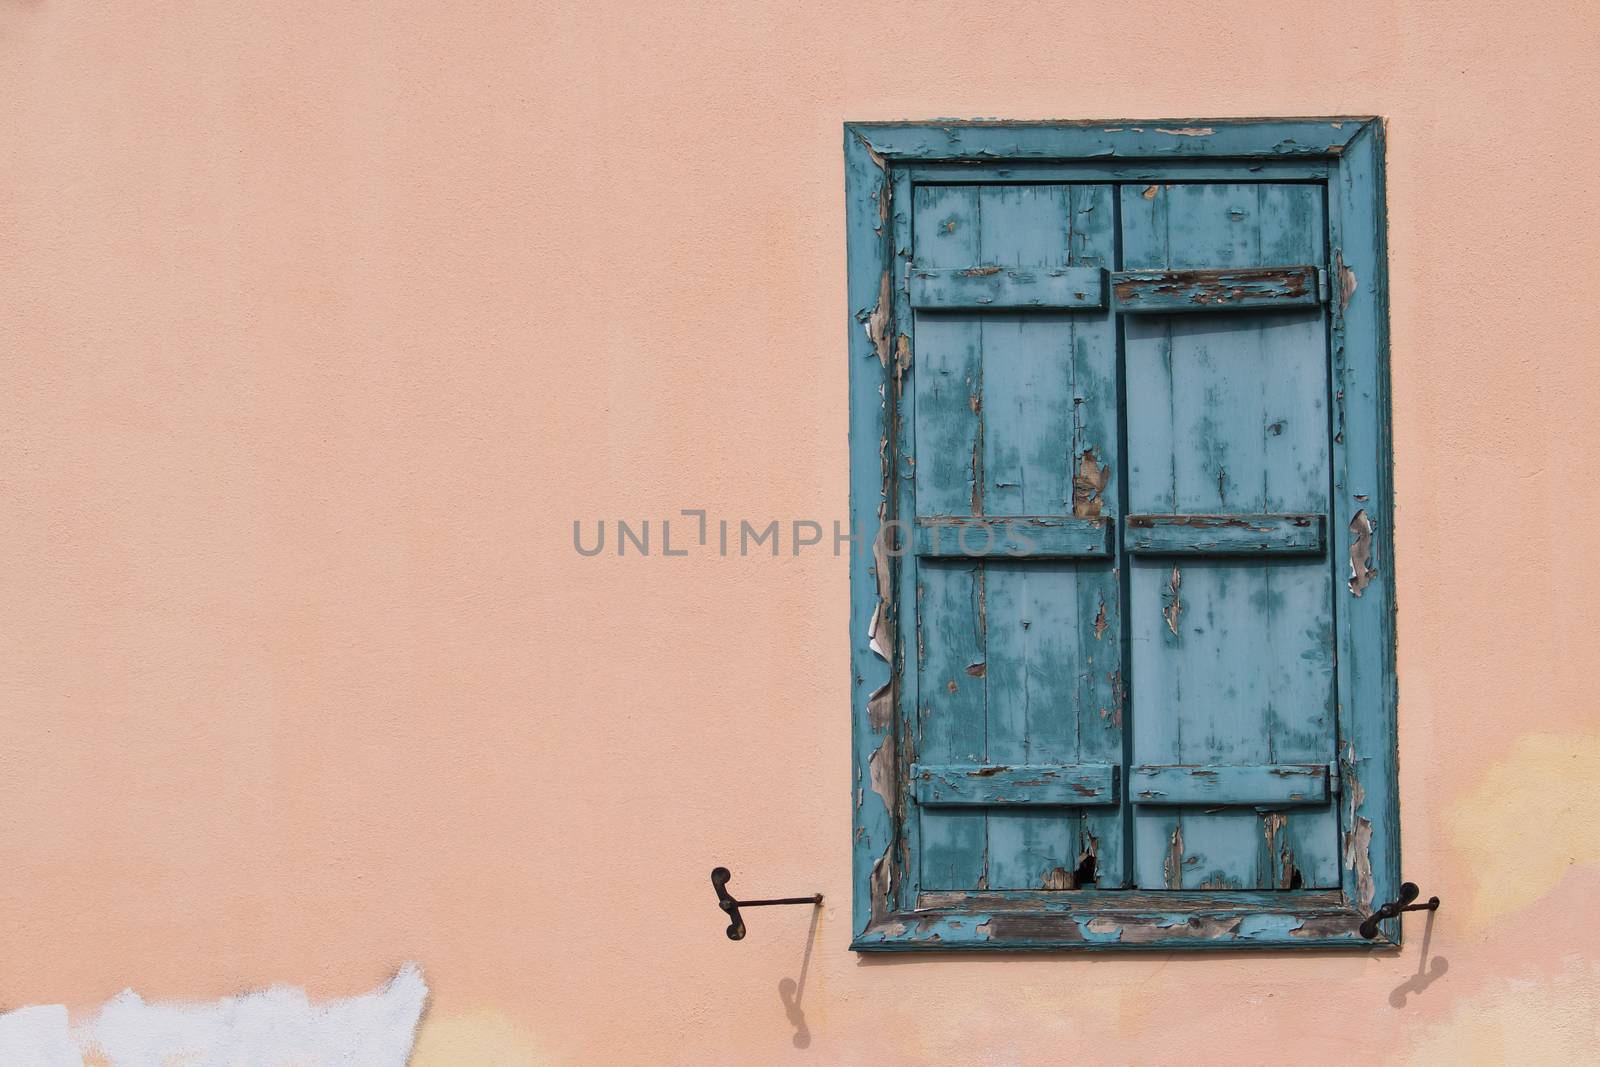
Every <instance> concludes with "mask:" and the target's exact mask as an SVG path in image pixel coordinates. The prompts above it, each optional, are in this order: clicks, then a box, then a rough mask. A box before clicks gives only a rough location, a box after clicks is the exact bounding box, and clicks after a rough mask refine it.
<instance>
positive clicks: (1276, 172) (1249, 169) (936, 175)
mask: <svg viewBox="0 0 1600 1067" xmlns="http://www.w3.org/2000/svg"><path fill="white" fill-rule="evenodd" d="M1331 169H1332V167H1331V165H1330V164H1329V162H1328V161H1327V160H1322V159H1270V160H1254V161H1252V162H1250V163H1248V164H1241V163H1239V162H1238V161H1235V160H1215V161H1213V160H1207V159H1172V160H1165V161H1163V162H1161V163H1151V162H1149V161H1147V160H1127V161H1118V160H1114V159H1105V160H1100V159H1072V160H1055V161H1051V162H1044V163H1023V162H1008V163H985V162H980V161H976V160H967V161H963V162H958V163H919V164H916V165H914V166H913V167H911V168H910V170H909V174H910V176H911V180H912V181H913V182H914V183H916V184H918V185H928V184H938V183H967V182H976V183H985V184H988V183H995V182H1006V183H1022V182H1144V183H1146V184H1148V183H1150V182H1173V181H1203V182H1225V181H1232V182H1241V181H1252V180H1255V181H1275V182H1291V181H1318V182H1320V181H1324V180H1326V179H1327V177H1328V174H1329V172H1330V170H1331Z"/></svg>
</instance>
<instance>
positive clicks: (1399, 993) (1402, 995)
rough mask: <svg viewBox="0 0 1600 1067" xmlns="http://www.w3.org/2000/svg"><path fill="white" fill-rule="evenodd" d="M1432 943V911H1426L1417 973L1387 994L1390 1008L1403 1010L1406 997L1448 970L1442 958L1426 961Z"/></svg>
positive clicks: (1431, 982) (1448, 965)
mask: <svg viewBox="0 0 1600 1067" xmlns="http://www.w3.org/2000/svg"><path fill="white" fill-rule="evenodd" d="M1432 942H1433V910H1432V909H1431V908H1430V909H1429V911H1428V922H1427V924H1426V925H1425V926H1423V928H1422V952H1421V953H1420V954H1419V955H1418V957H1417V973H1416V974H1413V975H1411V976H1410V977H1409V978H1407V979H1406V980H1405V981H1404V982H1401V983H1400V984H1399V985H1397V986H1395V987H1394V989H1392V990H1390V992H1389V1005H1390V1007H1395V1008H1403V1007H1405V1006H1406V997H1407V996H1409V995H1410V994H1412V993H1420V992H1422V991H1423V990H1424V989H1427V988H1428V987H1429V986H1430V985H1432V984H1433V983H1434V982H1436V981H1438V980H1439V979H1440V978H1442V977H1443V976H1444V973H1445V972H1446V971H1448V970H1449V969H1450V961H1449V960H1447V959H1445V958H1444V957H1443V956H1435V957H1433V960H1432V964H1431V965H1430V963H1429V960H1428V946H1429V945H1430V944H1431V943H1432Z"/></svg>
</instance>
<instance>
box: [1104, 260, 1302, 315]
mask: <svg viewBox="0 0 1600 1067" xmlns="http://www.w3.org/2000/svg"><path fill="white" fill-rule="evenodd" d="M1111 292H1112V294H1113V296H1114V297H1115V300H1116V310H1118V311H1120V312H1122V313H1123V314H1125V315H1132V314H1154V313H1158V312H1159V313H1171V312H1176V311H1245V310H1278V311H1281V310H1285V309H1288V308H1297V307H1316V306H1317V305H1319V304H1321V303H1322V292H1321V286H1320V285H1319V282H1318V277H1317V268H1316V267H1307V266H1299V267H1231V268H1228V269H1225V270H1119V271H1114V272H1112V275H1111Z"/></svg>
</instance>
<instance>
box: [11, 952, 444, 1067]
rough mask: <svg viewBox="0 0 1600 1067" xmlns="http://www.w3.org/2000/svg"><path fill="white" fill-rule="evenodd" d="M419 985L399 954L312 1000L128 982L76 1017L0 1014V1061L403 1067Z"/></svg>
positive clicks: (289, 992) (46, 1012)
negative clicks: (157, 997)
mask: <svg viewBox="0 0 1600 1067" xmlns="http://www.w3.org/2000/svg"><path fill="white" fill-rule="evenodd" d="M427 999H428V986H427V983H425V982H424V981H423V980H422V972H421V971H420V970H418V969H417V967H416V966H415V965H414V964H409V963H408V964H406V965H405V966H404V967H402V968H401V969H400V973H399V974H397V975H395V976H394V978H392V979H391V980H390V981H389V982H388V983H387V984H386V985H384V986H383V987H382V988H381V989H377V990H374V991H373V992H371V993H366V994H363V995H361V996H357V997H350V998H348V999H346V1000H334V1001H329V1002H327V1003H325V1004H312V1003H311V1002H310V1001H309V1000H307V998H306V995H305V992H304V991H303V990H300V989H293V988H289V987H287V986H274V987H273V988H271V989H268V990H266V991H265V992H262V993H247V994H245V995H243V996H238V997H228V998H226V999H224V1000H219V1001H216V1002H214V1003H211V1004H194V1005H186V1004H147V1003H145V1001H144V1000H143V998H141V997H140V996H139V995H138V994H137V993H135V992H133V991H132V990H131V989H130V990H128V991H126V992H124V993H121V994H119V995H117V996H115V997H113V998H112V999H111V1000H110V1001H108V1002H107V1003H106V1004H105V1006H104V1007H102V1008H101V1009H100V1011H99V1012H98V1013H97V1014H95V1016H94V1017H93V1018H91V1019H89V1020H88V1021H86V1022H85V1023H83V1024H82V1025H81V1026H76V1027H73V1026H70V1025H69V1020H68V1016H67V1009H66V1008H64V1007H62V1006H60V1005H52V1006H49V1007H38V1008H22V1009H20V1010H18V1011H13V1012H10V1013H8V1014H5V1015H0V1064H4V1065H5V1067H83V1065H84V1064H85V1062H86V1061H87V1062H88V1063H93V1064H95V1065H97V1067H98V1065H101V1064H103V1065H105V1067H171V1065H172V1064H182V1065H183V1067H405V1064H406V1060H407V1059H409V1058H410V1056H411V1046H412V1043H413V1042H414V1041H415V1039H416V1033H417V1021H418V1020H419V1019H420V1018H421V1017H422V1007H423V1004H424V1003H425V1002H426V1001H427Z"/></svg>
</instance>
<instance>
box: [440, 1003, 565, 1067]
mask: <svg viewBox="0 0 1600 1067" xmlns="http://www.w3.org/2000/svg"><path fill="white" fill-rule="evenodd" d="M548 1062H550V1061H549V1060H548V1059H547V1058H546V1057H544V1056H541V1055H540V1054H539V1050H538V1049H537V1048H536V1047H535V1046H534V1043H533V1039H532V1038H531V1037H530V1036H529V1035H528V1034H527V1033H526V1032H525V1031H523V1030H522V1029H521V1028H520V1027H518V1026H517V1025H516V1024H515V1023H513V1022H512V1021H511V1020H509V1019H507V1018H506V1017H505V1016H503V1015H499V1014H497V1013H495V1012H475V1013H473V1014H470V1015H451V1016H446V1017H445V1018H442V1019H441V1018H431V1017H430V1018H426V1019H424V1020H423V1021H422V1028H421V1030H419V1031H418V1033H417V1046H416V1049H415V1050H414V1051H413V1052H412V1053H411V1062H410V1064H409V1065H408V1067H539V1065H541V1064H544V1063H548Z"/></svg>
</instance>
